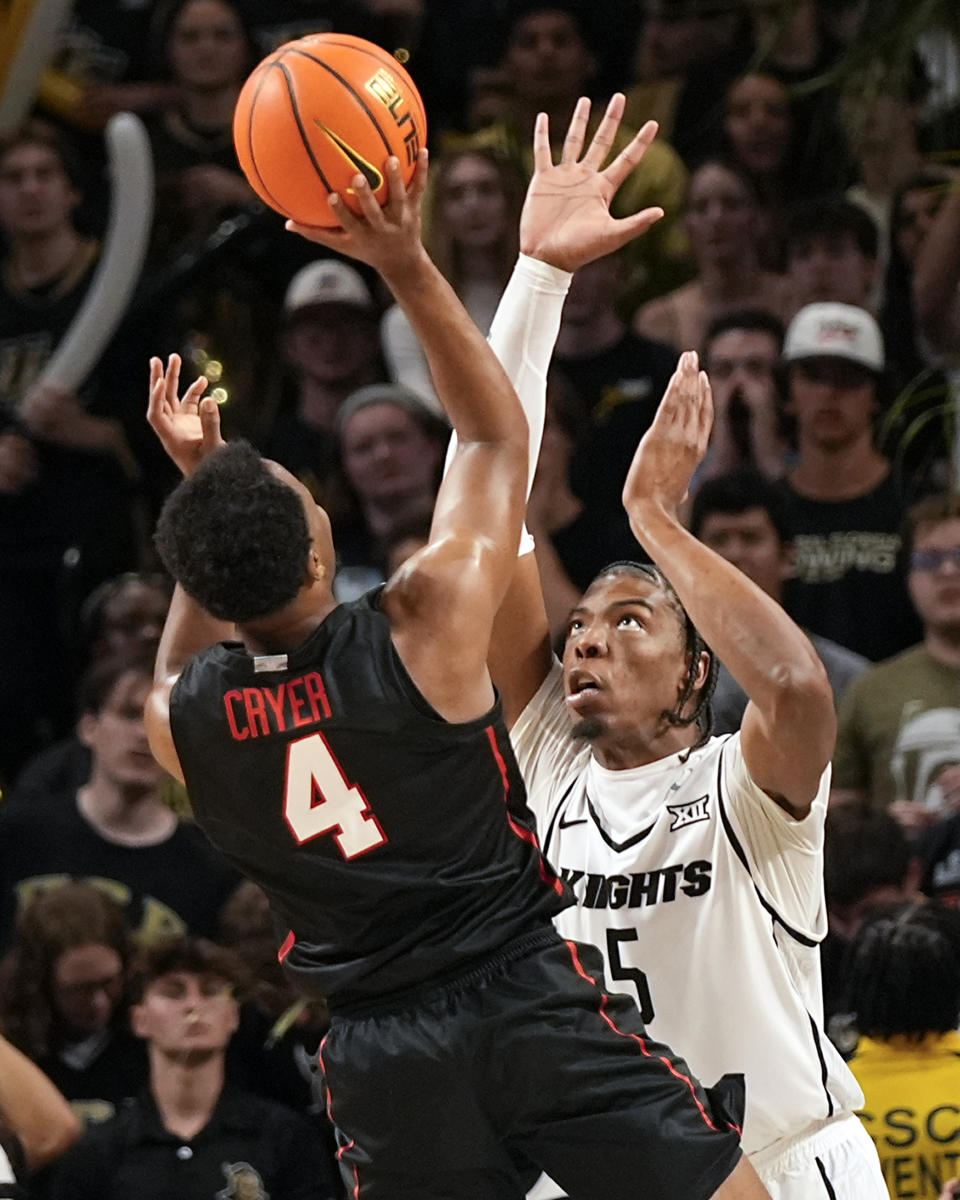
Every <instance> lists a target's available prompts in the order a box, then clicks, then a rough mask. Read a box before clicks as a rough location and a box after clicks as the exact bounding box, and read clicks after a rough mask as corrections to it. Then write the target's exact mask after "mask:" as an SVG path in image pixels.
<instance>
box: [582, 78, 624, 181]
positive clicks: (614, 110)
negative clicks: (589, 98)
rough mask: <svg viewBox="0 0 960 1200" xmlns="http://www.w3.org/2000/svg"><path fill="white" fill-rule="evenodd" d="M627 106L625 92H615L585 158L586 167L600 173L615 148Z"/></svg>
mask: <svg viewBox="0 0 960 1200" xmlns="http://www.w3.org/2000/svg"><path fill="white" fill-rule="evenodd" d="M625 104H626V98H625V97H624V95H623V92H615V93H614V94H613V95H612V96H611V97H610V103H609V104H608V105H607V111H606V112H605V113H604V114H603V118H602V120H601V121H600V124H599V125H598V126H597V131H596V133H594V135H593V140H592V141H591V142H590V145H589V147H588V148H587V152H586V154H585V155H584V156H583V162H584V165H585V166H587V167H591V168H592V169H593V170H594V171H599V170H600V168H601V167H602V166H603V164H604V163H605V162H606V159H607V155H608V154H609V153H610V150H611V148H612V146H613V139H614V138H615V137H616V136H617V129H618V128H619V127H620V118H621V117H622V116H623V106H624V105H625Z"/></svg>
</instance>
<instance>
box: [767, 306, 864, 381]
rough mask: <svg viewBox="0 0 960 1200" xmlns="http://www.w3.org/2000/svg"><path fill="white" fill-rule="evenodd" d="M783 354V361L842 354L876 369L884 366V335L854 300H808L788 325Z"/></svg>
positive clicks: (841, 356) (861, 364) (862, 365)
mask: <svg viewBox="0 0 960 1200" xmlns="http://www.w3.org/2000/svg"><path fill="white" fill-rule="evenodd" d="M783 357H784V360H785V361H786V362H796V360H797V359H798V358H845V359H847V360H848V361H849V362H854V363H857V364H858V365H859V366H861V367H865V368H866V369H867V370H868V371H875V372H877V373H879V372H880V371H882V370H883V366H884V352H883V335H882V334H881V333H880V327H879V326H878V325H877V323H876V321H875V320H874V319H873V317H871V316H870V314H869V313H868V312H867V311H866V310H865V309H862V308H857V307H856V305H854V304H835V303H832V302H831V303H829V304H827V303H821V304H807V305H805V306H804V307H803V308H801V309H800V311H799V312H798V313H797V315H796V316H795V317H794V318H793V320H792V321H791V322H790V325H789V326H788V328H787V334H786V337H785V338H784V342H783Z"/></svg>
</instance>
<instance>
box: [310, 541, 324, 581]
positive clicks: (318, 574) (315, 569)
mask: <svg viewBox="0 0 960 1200" xmlns="http://www.w3.org/2000/svg"><path fill="white" fill-rule="evenodd" d="M326 574H327V568H326V566H325V564H324V562H323V559H322V558H321V557H320V555H319V554H318V553H317V552H316V550H314V548H313V547H312V546H311V547H310V550H309V551H308V553H307V586H308V587H309V586H311V585H312V584H315V583H322V582H323V580H324V579H325V577H326Z"/></svg>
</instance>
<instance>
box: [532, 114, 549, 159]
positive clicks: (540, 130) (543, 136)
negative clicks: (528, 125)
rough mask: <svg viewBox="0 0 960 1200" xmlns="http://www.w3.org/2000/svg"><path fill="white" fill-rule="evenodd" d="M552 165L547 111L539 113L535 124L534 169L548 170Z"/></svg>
mask: <svg viewBox="0 0 960 1200" xmlns="http://www.w3.org/2000/svg"><path fill="white" fill-rule="evenodd" d="M552 166H553V155H552V154H551V153H550V120H549V118H548V117H547V114H546V113H543V112H542V113H537V119H536V121H535V122H534V125H533V169H534V171H546V170H547V169H548V168H549V167H552Z"/></svg>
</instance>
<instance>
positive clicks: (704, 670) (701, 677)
mask: <svg viewBox="0 0 960 1200" xmlns="http://www.w3.org/2000/svg"><path fill="white" fill-rule="evenodd" d="M709 675H710V654H709V652H708V651H706V650H701V651H700V661H699V662H698V663H697V678H696V679H695V680H694V684H693V690H694V691H695V692H698V691H699V690H700V689H701V688H702V687H703V685H704V684H705V683H706V682H707V679H708V677H709Z"/></svg>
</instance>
